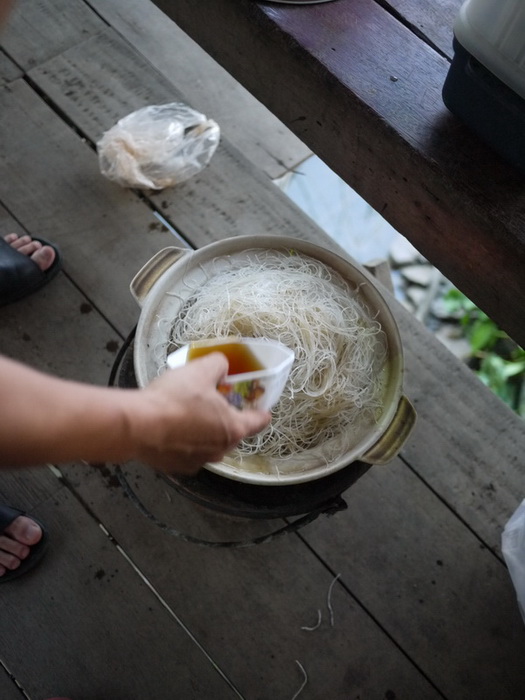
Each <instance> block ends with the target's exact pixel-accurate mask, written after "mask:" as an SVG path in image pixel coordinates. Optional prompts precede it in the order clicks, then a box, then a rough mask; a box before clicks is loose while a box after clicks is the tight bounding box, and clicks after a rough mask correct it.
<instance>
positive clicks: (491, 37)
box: [454, 0, 525, 98]
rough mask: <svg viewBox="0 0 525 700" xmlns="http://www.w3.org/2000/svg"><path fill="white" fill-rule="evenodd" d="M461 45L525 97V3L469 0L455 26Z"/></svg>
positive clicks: (504, 0)
mask: <svg viewBox="0 0 525 700" xmlns="http://www.w3.org/2000/svg"><path fill="white" fill-rule="evenodd" d="M454 35H455V37H456V39H457V40H458V41H459V43H460V44H461V45H462V46H463V48H464V49H466V50H467V51H468V52H469V53H470V54H472V56H475V57H476V58H477V60H478V61H479V62H480V63H482V64H483V65H484V66H485V68H488V70H489V71H490V72H491V73H492V74H493V75H495V76H496V77H497V78H499V79H500V80H501V81H502V82H504V83H505V85H508V87H510V88H511V89H512V90H514V92H516V93H517V94H518V95H520V96H521V97H523V98H525V2H523V0H468V1H467V2H465V3H464V4H463V5H462V7H461V9H460V11H459V15H458V17H457V18H456V21H455V23H454Z"/></svg>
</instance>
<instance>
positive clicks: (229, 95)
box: [90, 0, 311, 179]
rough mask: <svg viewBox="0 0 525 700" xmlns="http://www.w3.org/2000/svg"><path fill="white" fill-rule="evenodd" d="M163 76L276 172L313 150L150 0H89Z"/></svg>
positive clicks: (244, 149)
mask: <svg viewBox="0 0 525 700" xmlns="http://www.w3.org/2000/svg"><path fill="white" fill-rule="evenodd" d="M90 4H91V5H92V6H93V7H94V8H95V9H96V11H97V12H98V13H99V14H100V15H101V17H103V18H104V19H105V20H106V21H107V22H108V23H109V24H110V25H111V26H112V27H113V28H114V29H115V30H116V31H117V32H118V33H119V34H121V36H122V37H124V38H125V39H126V40H127V41H128V42H129V43H130V44H132V45H133V47H134V48H135V49H136V50H138V51H140V53H141V54H142V56H144V58H146V59H147V60H148V61H149V63H150V64H151V65H152V66H154V67H155V68H156V69H157V70H158V71H159V72H160V73H162V75H164V77H166V78H167V79H168V80H170V81H171V82H172V83H176V84H177V87H178V89H179V90H180V91H181V92H182V94H183V95H184V97H185V99H186V100H187V102H188V104H190V105H192V106H193V107H194V108H195V109H197V110H199V111H201V112H203V113H204V114H206V115H207V116H208V117H210V118H213V119H215V121H217V122H218V124H219V126H220V128H221V133H222V134H223V135H224V136H225V137H226V138H227V139H228V141H230V142H235V144H236V146H237V148H238V149H239V150H241V151H242V153H243V154H244V155H245V157H246V158H248V160H250V161H251V162H252V163H253V164H254V165H256V166H257V167H258V168H260V169H261V170H262V171H264V172H265V173H266V174H267V175H268V176H269V177H270V178H272V179H274V178H278V177H281V176H282V175H284V173H285V172H286V171H287V170H288V169H290V168H293V167H295V166H297V165H298V164H299V163H301V162H302V161H303V160H304V159H305V158H307V157H308V156H309V155H310V154H311V151H310V149H309V148H308V147H307V146H306V145H305V144H304V143H302V141H300V140H299V139H298V138H297V137H296V136H294V134H292V132H291V131H290V130H289V129H287V128H286V127H285V126H284V124H282V123H281V122H280V121H279V120H278V119H277V118H276V117H275V116H274V115H273V114H272V113H271V112H270V111H269V110H268V109H267V108H266V107H264V105H262V104H261V103H260V102H259V101H258V100H256V99H255V98H254V97H253V96H252V95H250V93H249V92H248V91H247V90H246V89H245V88H243V87H242V85H240V83H238V82H237V81H236V80H235V79H234V78H233V77H232V76H231V75H230V74H229V73H227V72H226V71H225V70H224V68H222V66H220V65H219V64H218V63H217V62H216V61H214V60H213V59H212V58H211V56H209V55H208V54H207V53H206V52H205V51H203V50H202V49H201V47H200V46H198V44H196V43H195V42H194V41H193V40H192V39H190V37H189V36H188V35H187V34H185V33H184V32H183V31H182V30H181V29H180V28H179V27H178V26H177V25H176V24H175V23H174V22H171V21H169V20H168V19H167V18H166V15H165V14H164V13H163V12H161V11H160V10H159V9H158V8H157V7H156V6H155V5H154V4H153V3H152V2H151V1H150V0H127V1H126V3H125V4H122V3H118V2H115V0H94V1H93V2H91V3H90Z"/></svg>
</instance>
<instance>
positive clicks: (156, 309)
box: [131, 235, 415, 486]
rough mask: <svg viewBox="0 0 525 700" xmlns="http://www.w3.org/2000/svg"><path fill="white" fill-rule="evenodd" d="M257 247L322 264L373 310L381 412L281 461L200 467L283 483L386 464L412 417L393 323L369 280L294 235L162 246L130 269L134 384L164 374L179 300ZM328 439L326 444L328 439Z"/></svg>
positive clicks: (405, 434)
mask: <svg viewBox="0 0 525 700" xmlns="http://www.w3.org/2000/svg"><path fill="white" fill-rule="evenodd" d="M254 249H255V250H259V251H260V250H261V249H270V250H283V251H286V252H289V251H290V250H295V251H297V252H298V253H302V254H304V255H308V256H310V257H312V258H315V259H317V260H319V261H321V262H322V263H324V264H325V265H329V266H330V267H331V268H333V269H334V270H336V271H337V272H338V273H339V274H340V275H342V276H343V277H344V278H345V279H346V280H347V281H348V282H349V283H351V284H352V285H353V286H354V287H358V288H359V294H360V295H361V298H362V301H363V302H364V303H365V304H366V306H367V307H368V308H369V309H370V310H372V311H373V312H374V316H375V318H376V319H377V320H378V321H379V323H380V324H381V326H382V329H383V331H384V333H385V335H386V339H387V346H388V349H387V361H386V363H385V367H384V369H383V372H384V374H385V376H384V382H383V386H384V393H383V411H382V413H381V416H380V417H379V418H378V419H377V420H376V421H374V422H373V424H371V425H369V426H367V427H366V428H365V429H363V430H361V432H360V433H359V434H355V435H351V436H349V435H344V436H340V437H337V438H333V439H332V440H331V441H330V444H329V445H328V447H329V448H330V449H329V452H330V454H331V455H332V456H331V457H330V458H329V459H328V460H327V458H326V449H325V448H326V447H327V446H326V445H325V446H322V447H317V448H315V449H311V450H306V451H304V452H302V453H301V454H298V455H294V456H293V457H292V458H286V463H284V460H265V459H261V458H260V457H257V456H253V457H249V458H246V457H245V458H244V459H243V460H242V463H241V461H240V460H238V459H237V458H235V457H234V456H232V457H227V458H225V459H224V461H222V462H220V463H215V464H208V465H206V467H207V469H209V470H210V471H212V472H215V473H217V474H220V475H222V476H225V477H227V478H230V479H235V480H238V481H243V482H247V483H252V484H264V485H266V486H268V485H276V486H277V485H282V484H294V483H302V482H306V481H311V480H314V479H319V478H322V477H323V476H326V475H328V474H331V473H333V472H335V471H338V470H339V469H342V468H343V467H345V466H347V465H348V464H350V463H351V462H354V461H358V460H359V461H363V462H367V463H369V464H386V463H387V462H389V461H390V460H392V459H393V458H394V457H395V456H396V455H397V453H398V452H399V450H400V449H401V447H402V445H403V444H404V442H405V441H406V439H407V437H408V435H409V433H410V431H411V429H412V427H413V425H414V422H415V411H414V409H413V407H412V405H411V404H410V402H409V401H408V399H407V398H406V397H405V396H404V395H403V351H402V347H401V339H400V336H399V331H398V328H397V324H396V322H395V320H394V318H393V315H392V313H391V311H390V308H389V306H388V303H387V302H386V300H385V298H384V297H383V295H382V294H381V292H380V291H379V289H378V286H377V285H376V283H375V281H374V279H373V278H372V277H371V276H370V275H368V273H366V272H365V271H363V270H362V269H360V268H359V267H357V266H356V265H354V264H352V263H351V262H349V261H348V260H346V259H345V258H342V257H340V256H338V255H336V254H334V253H332V252H331V251H329V250H327V249H325V248H322V247H320V246H317V245H314V244H312V243H308V242H305V241H301V240H298V239H295V238H287V237H282V236H273V235H267V236H257V237H252V236H239V237H236V238H230V239H225V240H222V241H219V242H216V243H212V244H210V245H207V246H204V247H203V248H201V249H199V250H197V251H191V250H185V249H180V248H165V249H163V250H161V251H159V253H157V255H155V256H154V257H153V258H152V259H151V260H150V261H149V262H147V263H146V264H145V265H144V267H143V268H142V269H141V270H140V271H139V272H138V273H137V275H136V276H135V278H134V279H133V281H132V282H131V293H132V294H133V296H134V297H135V299H136V301H137V303H138V304H139V305H140V306H141V307H142V311H141V314H140V318H139V322H138V325H137V331H136V336H135V345H134V367H135V374H136V378H137V383H138V385H139V386H146V385H147V384H148V383H149V382H150V381H151V380H152V379H153V378H154V377H156V376H157V375H158V374H159V373H161V372H162V371H164V369H165V366H166V355H167V347H168V342H169V334H170V329H171V327H172V325H173V322H174V321H175V319H176V318H177V315H178V312H179V310H180V308H181V307H182V305H183V303H184V300H185V299H186V298H187V297H188V296H189V295H190V294H191V293H192V291H193V290H195V289H197V288H198V286H199V285H202V284H203V283H204V282H205V281H206V280H207V279H208V278H209V277H210V276H212V275H215V274H219V273H220V271H221V269H224V268H223V265H228V264H229V263H228V260H231V257H232V256H234V257H235V259H236V260H237V259H239V260H242V259H249V257H250V255H253V251H254ZM331 443H333V444H331Z"/></svg>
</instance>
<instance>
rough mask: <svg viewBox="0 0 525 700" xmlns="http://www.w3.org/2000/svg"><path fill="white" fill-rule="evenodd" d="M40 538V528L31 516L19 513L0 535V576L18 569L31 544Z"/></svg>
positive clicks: (29, 550) (28, 552) (27, 554)
mask: <svg viewBox="0 0 525 700" xmlns="http://www.w3.org/2000/svg"><path fill="white" fill-rule="evenodd" d="M41 539H42V529H41V528H40V526H39V525H38V524H37V523H35V521H34V520H32V519H31V518H28V517H26V516H25V515H20V516H18V518H15V519H14V520H13V522H12V523H10V525H9V527H6V529H5V530H4V531H3V533H2V534H1V535H0V577H1V576H3V575H4V574H5V573H6V572H7V571H12V570H14V569H18V567H19V566H20V564H21V563H22V560H23V559H25V558H26V557H27V556H29V554H30V552H31V546H32V545H35V544H37V543H38V542H40V540H41Z"/></svg>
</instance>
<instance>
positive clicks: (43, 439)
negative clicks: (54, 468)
mask: <svg viewBox="0 0 525 700" xmlns="http://www.w3.org/2000/svg"><path fill="white" fill-rule="evenodd" d="M0 392H1V395H0V466H7V467H13V466H28V465H33V464H41V463H42V462H47V461H50V462H53V461H56V462H66V461H69V460H74V459H85V460H86V461H103V460H109V459H114V460H125V459H127V458H129V457H130V456H131V451H132V446H131V445H129V441H128V440H127V435H128V433H129V421H128V418H127V406H126V403H127V402H126V399H127V394H128V393H129V392H128V391H126V390H118V389H108V388H105V387H96V386H90V385H87V384H81V383H78V382H71V381H66V380H63V379H58V378H55V377H52V376H48V375H46V374H43V373H41V372H37V371H35V370H32V369H30V368H28V367H25V366H23V365H21V364H19V363H16V362H13V361H11V360H7V359H5V358H2V357H0Z"/></svg>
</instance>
